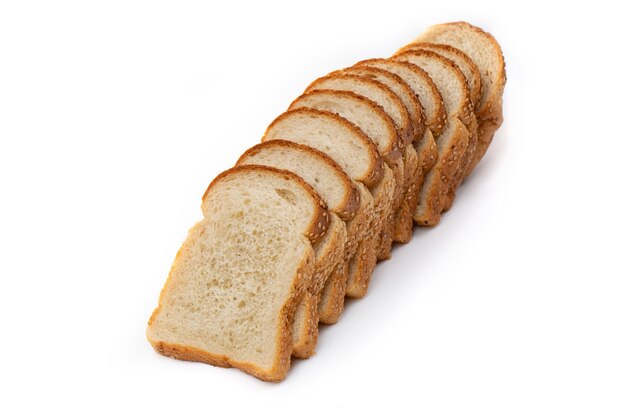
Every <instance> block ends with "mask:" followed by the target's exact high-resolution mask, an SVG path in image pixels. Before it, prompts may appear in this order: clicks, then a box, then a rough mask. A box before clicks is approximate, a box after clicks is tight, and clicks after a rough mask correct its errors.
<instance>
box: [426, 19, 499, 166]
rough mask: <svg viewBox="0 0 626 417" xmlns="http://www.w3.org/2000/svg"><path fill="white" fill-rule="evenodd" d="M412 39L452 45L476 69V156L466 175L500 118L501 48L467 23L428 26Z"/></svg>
mask: <svg viewBox="0 0 626 417" xmlns="http://www.w3.org/2000/svg"><path fill="white" fill-rule="evenodd" d="M415 41H416V42H432V43H440V44H444V45H450V46H453V47H455V48H457V49H459V50H461V51H463V52H464V53H465V54H466V55H467V56H469V57H470V58H471V59H472V61H473V62H474V63H475V64H476V66H477V67H478V69H479V70H480V75H481V85H482V94H481V99H480V104H479V106H478V107H477V108H476V117H477V119H478V146H477V149H476V153H475V155H476V156H475V157H474V158H473V159H472V162H471V164H470V166H469V168H468V170H467V171H468V172H467V174H469V173H471V172H472V170H473V169H474V168H475V167H476V165H477V164H478V162H479V161H480V159H481V158H482V157H483V156H484V154H485V152H487V148H488V147H489V145H490V144H491V140H492V139H493V135H494V133H495V131H496V130H497V129H498V128H499V127H500V125H501V124H502V121H503V116H502V95H503V93H504V86H505V84H506V70H505V63H504V56H503V55H502V49H501V48H500V45H499V44H498V42H497V41H496V39H495V38H494V37H493V36H492V35H491V34H490V33H487V32H485V31H484V30H482V29H481V28H479V27H476V26H473V25H471V24H469V23H467V22H452V23H444V24H440V25H434V26H431V27H429V28H428V29H426V31H424V33H422V34H421V35H420V36H419V37H418V38H417V39H415Z"/></svg>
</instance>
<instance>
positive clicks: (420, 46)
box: [398, 42, 482, 109]
mask: <svg viewBox="0 0 626 417" xmlns="http://www.w3.org/2000/svg"><path fill="white" fill-rule="evenodd" d="M419 50H424V51H433V52H436V53H438V54H439V55H441V56H444V57H446V58H448V59H449V60H450V61H452V62H454V64H455V65H456V66H457V67H458V68H459V69H460V70H461V72H462V73H463V76H464V77H465V81H466V82H467V86H468V87H469V90H470V99H471V100H472V105H473V106H474V109H478V107H479V106H480V99H481V95H482V84H481V81H480V70H479V69H478V67H477V66H476V64H475V63H474V61H472V59H471V58H470V57H469V56H467V54H465V53H464V52H463V51H461V50H460V49H457V48H455V47H454V46H450V45H443V44H440V43H431V42H414V43H410V44H408V45H406V46H404V47H403V48H401V49H400V50H399V51H398V52H405V51H419Z"/></svg>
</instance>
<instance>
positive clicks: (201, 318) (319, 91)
mask: <svg viewBox="0 0 626 417" xmlns="http://www.w3.org/2000/svg"><path fill="white" fill-rule="evenodd" d="M504 84H505V72H504V60H503V57H502V53H501V51H500V47H499V45H498V44H497V42H496V41H495V39H494V38H493V37H492V36H491V35H489V34H487V33H486V32H484V31H482V30H481V29H479V28H476V27H474V26H472V25H469V24H467V23H464V22H459V23H451V24H443V25H437V26H433V27H431V28H429V29H428V30H427V31H426V32H425V33H424V34H422V35H421V36H420V37H419V38H418V39H417V40H416V41H414V42H412V43H410V44H408V45H407V46H405V47H403V48H402V49H400V50H399V51H398V52H397V53H396V54H395V55H394V56H392V57H391V58H388V59H370V60H366V61H362V62H359V63H357V64H356V65H354V66H352V67H350V68H346V69H343V70H339V71H335V72H333V73H331V74H329V75H326V76H324V77H322V78H319V79H317V80H316V81H314V82H313V83H312V84H310V85H309V86H308V88H307V89H306V90H305V92H304V94H303V95H301V96H300V97H298V98H297V99H296V100H295V101H294V102H293V103H292V104H291V106H290V107H289V109H288V111H286V112H285V113H283V114H282V115H280V116H279V117H278V118H277V119H276V120H274V122H272V123H271V124H270V126H269V127H268V129H267V131H266V132H265V135H264V137H263V139H262V143H261V144H259V145H257V146H254V147H253V148H251V149H249V150H248V151H246V152H245V153H244V154H243V155H242V156H241V158H240V159H239V161H238V162H237V167H236V168H234V169H231V170H229V171H226V172H225V173H223V174H221V175H220V176H219V177H218V178H217V179H216V180H214V181H213V183H212V184H211V186H210V187H209V189H208V190H207V193H206V194H205V196H204V198H203V209H204V211H205V219H204V220H203V222H201V223H199V225H196V227H195V228H194V229H192V231H191V232H190V235H189V237H188V239H187V241H186V242H185V244H184V245H183V248H182V249H181V251H180V252H179V255H178V256H177V259H176V261H175V262H174V266H173V267H172V272H171V273H170V277H169V278H168V282H167V283H166V286H165V288H164V289H163V292H162V295H161V299H160V302H159V307H158V308H157V310H155V312H154V314H153V316H152V318H151V320H150V324H149V328H148V338H149V340H150V342H151V343H152V344H153V346H154V347H155V349H156V350H157V351H159V352H160V353H163V354H165V355H168V356H174V357H177V358H179V359H187V360H195V361H202V362H207V363H211V364H214V365H220V366H235V367H238V368H241V369H243V370H244V371H246V372H249V373H251V374H253V375H255V376H257V377H259V378H261V379H265V380H280V379H282V378H284V376H285V374H286V371H287V369H288V367H289V363H290V355H293V356H296V357H299V358H307V357H310V356H311V355H312V354H313V353H314V349H315V345H316V342H317V335H318V322H321V323H325V324H332V323H335V322H336V321H337V320H338V319H339V317H340V315H341V313H342V311H343V304H344V297H345V296H348V297H357V298H358V297H363V296H364V295H365V293H366V291H367V288H368V284H369V280H370V277H371V274H372V270H373V268H374V266H375V265H376V262H377V261H378V260H382V259H388V258H389V257H390V252H391V247H392V244H393V242H402V243H405V242H408V241H409V240H410V239H411V236H412V231H413V224H414V223H415V224H417V225H422V226H433V225H435V224H437V223H438V222H439V220H440V217H441V214H442V212H444V211H446V210H448V209H449V208H450V206H451V205H452V203H453V201H454V197H455V192H456V189H457V187H458V186H459V185H460V184H461V182H462V181H463V179H464V178H466V177H467V176H468V175H469V174H470V173H471V172H472V170H473V169H474V167H475V166H476V164H477V163H478V162H479V161H480V159H481V158H482V156H483V155H484V154H485V151H486V150H487V147H488V146H489V143H490V142H491V139H492V137H493V134H494V132H495V130H496V129H497V128H498V127H499V126H500V124H501V123H502V93H503V88H504ZM244 167H245V168H244ZM227 202H228V204H227ZM233 207H234V209H233ZM302 236H305V237H306V238H307V239H308V240H307V239H305V240H306V242H305V243H304V244H303V243H302ZM294 241H297V244H296V243H294ZM294 245H295V246H294ZM307 245H308V247H309V249H310V250H308V251H307V250H305V253H304V254H303V253H302V249H301V248H302V247H307ZM296 247H297V248H299V249H297V248H296ZM294 248H296V249H294ZM307 253H308V255H307Z"/></svg>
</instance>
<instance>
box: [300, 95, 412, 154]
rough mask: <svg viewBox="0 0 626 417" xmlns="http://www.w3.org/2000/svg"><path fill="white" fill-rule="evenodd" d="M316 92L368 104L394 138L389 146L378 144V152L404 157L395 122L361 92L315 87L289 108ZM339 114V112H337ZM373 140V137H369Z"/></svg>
mask: <svg viewBox="0 0 626 417" xmlns="http://www.w3.org/2000/svg"><path fill="white" fill-rule="evenodd" d="M315 94H325V95H330V96H336V97H338V98H341V99H348V100H354V101H357V102H359V103H360V104H362V105H364V106H367V107H369V108H371V110H372V111H374V112H376V113H377V114H378V116H379V117H380V118H381V119H383V120H384V121H383V123H384V125H383V128H384V129H385V130H386V131H387V134H388V135H389V136H390V137H393V138H394V139H393V140H392V141H391V143H390V145H389V146H387V147H383V146H378V145H376V147H377V148H378V152H379V153H380V155H381V156H382V157H383V158H384V159H386V160H387V161H389V160H393V161H395V160H397V159H399V158H401V157H402V143H401V141H400V135H399V133H398V131H397V129H396V127H395V125H394V123H393V120H391V118H390V117H389V115H388V114H387V113H386V112H385V110H383V108H382V107H381V106H380V105H379V104H378V103H376V102H374V101H372V100H370V99H369V98H367V97H364V96H362V95H360V94H357V93H355V92H352V91H348V90H326V89H315V90H311V91H306V92H304V93H302V94H301V95H300V96H299V97H298V98H296V99H295V100H294V101H292V102H291V104H290V105H289V110H293V109H294V107H295V106H296V105H297V104H298V103H299V102H301V101H304V100H305V99H307V98H310V97H311V96H314V95H315ZM304 107H306V108H311V107H307V106H304ZM295 108H302V107H295ZM325 111H330V110H325ZM332 113H334V112H332ZM335 114H337V113H335ZM337 115H338V116H339V117H342V116H341V115H339V114H337ZM369 139H370V140H371V138H369Z"/></svg>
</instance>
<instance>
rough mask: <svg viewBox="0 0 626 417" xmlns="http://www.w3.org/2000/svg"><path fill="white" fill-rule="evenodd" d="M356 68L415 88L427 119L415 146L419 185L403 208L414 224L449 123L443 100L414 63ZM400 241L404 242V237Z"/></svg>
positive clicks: (379, 62)
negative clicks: (372, 70)
mask: <svg viewBox="0 0 626 417" xmlns="http://www.w3.org/2000/svg"><path fill="white" fill-rule="evenodd" d="M356 67H367V68H380V69H383V70H385V71H389V72H391V73H393V74H395V75H397V76H398V77H400V78H402V79H403V80H404V81H405V82H406V83H407V85H409V87H411V89H412V90H413V92H414V93H415V94H416V96H417V97H418V98H419V100H420V103H421V104H422V107H423V110H424V112H423V114H424V118H425V128H424V133H423V135H422V137H416V138H415V140H414V142H413V145H414V146H415V149H416V152H417V154H418V155H419V167H418V171H417V173H416V175H415V178H416V179H415V182H414V183H413V184H411V185H410V190H409V191H407V197H406V204H404V205H403V206H402V208H401V211H400V216H401V217H402V218H403V219H406V220H405V222H407V221H408V222H412V221H413V217H414V213H415V212H416V210H417V205H418V202H419V192H420V190H421V188H422V184H423V183H424V179H425V176H426V174H427V173H428V172H429V171H430V170H431V169H432V167H433V166H434V165H435V162H436V161H437V152H438V151H437V144H436V142H435V137H436V136H438V135H439V134H440V133H441V131H442V130H443V127H444V126H445V123H446V111H445V107H444V105H443V98H442V97H441V93H440V92H439V90H438V89H437V86H436V85H435V83H434V82H433V80H432V79H431V78H430V77H429V76H428V74H427V73H426V71H424V70H423V69H421V68H420V67H418V66H416V65H413V64H411V63H408V62H398V61H392V60H388V59H381V58H377V59H368V60H365V61H361V62H358V63H357V64H356ZM411 232H412V230H411ZM396 237H397V238H399V239H402V237H401V236H396ZM409 238H410V236H406V239H407V240H408V239H409Z"/></svg>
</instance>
